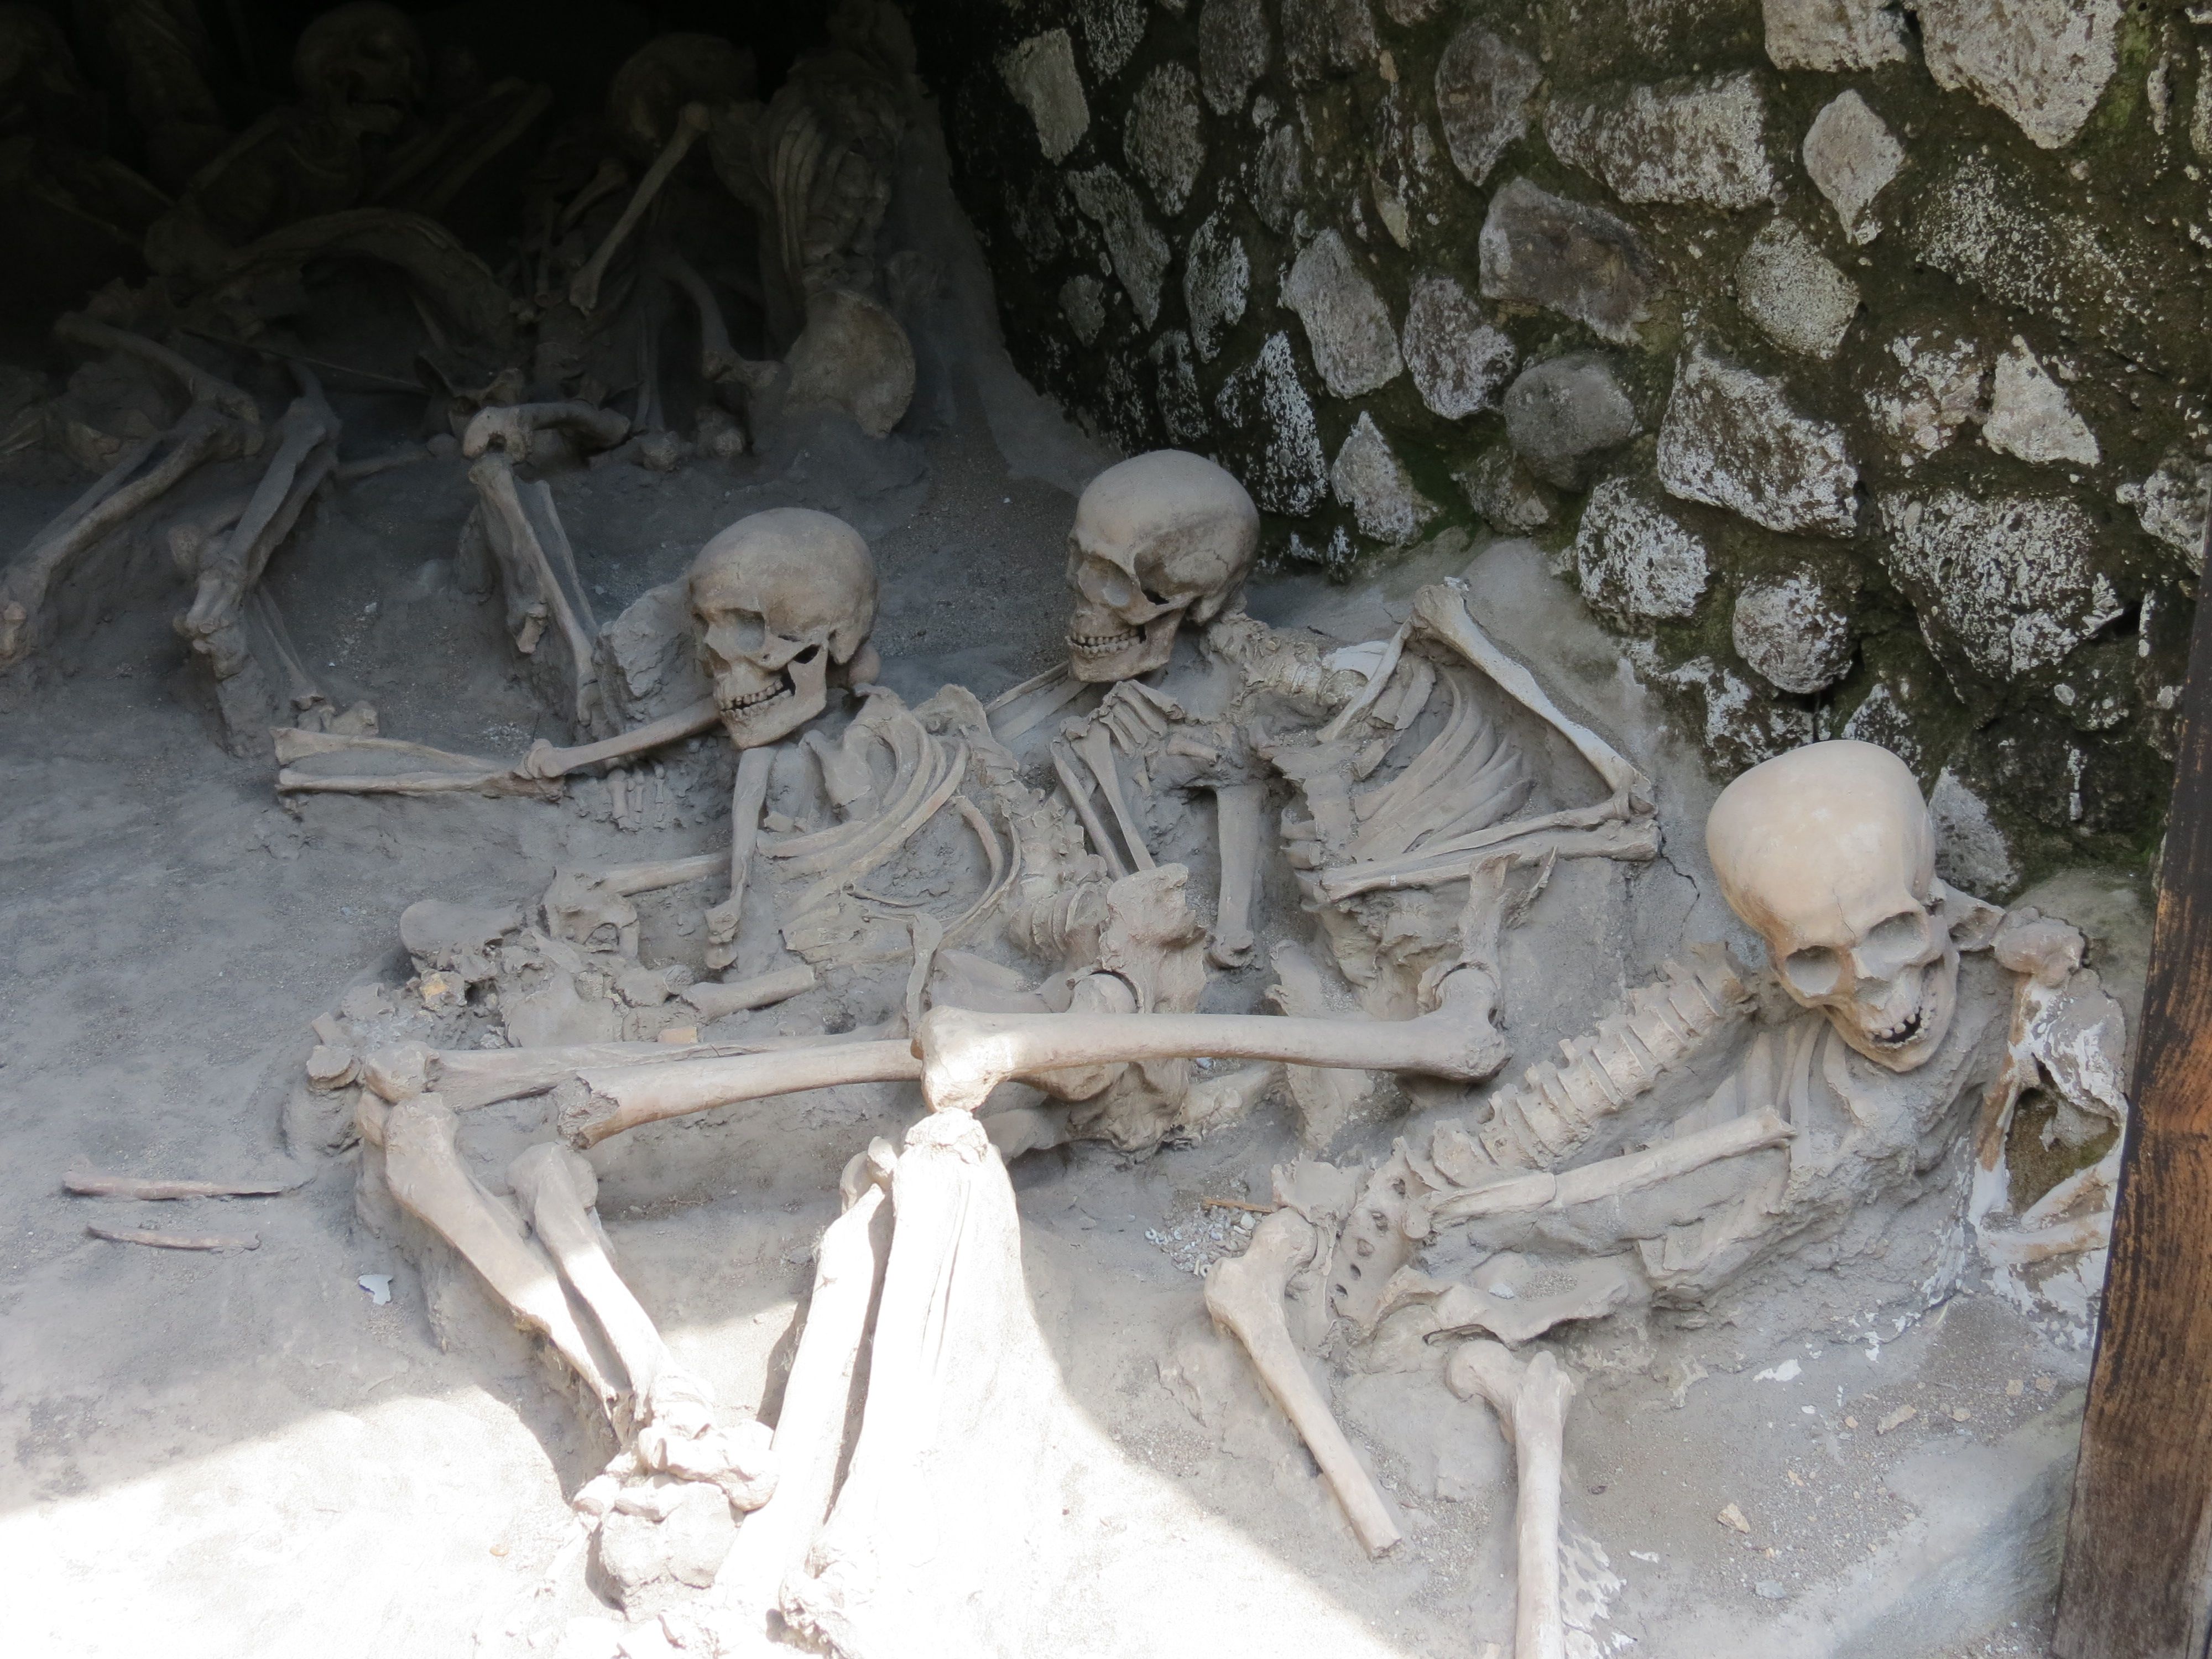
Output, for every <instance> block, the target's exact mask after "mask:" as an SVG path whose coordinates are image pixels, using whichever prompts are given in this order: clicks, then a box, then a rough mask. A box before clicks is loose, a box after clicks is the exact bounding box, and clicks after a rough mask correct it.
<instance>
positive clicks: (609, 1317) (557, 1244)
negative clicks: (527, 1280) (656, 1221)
mask: <svg viewBox="0 0 2212 1659" xmlns="http://www.w3.org/2000/svg"><path fill="white" fill-rule="evenodd" d="M507 1178H508V1180H509V1182H512V1184H513V1188H514V1194H515V1196H516V1198H518V1199H520V1200H521V1201H522V1205H523V1207H524V1209H525V1210H526V1212H527V1213H528V1214H529V1217H530V1225H531V1228H532V1231H535V1232H536V1233H537V1235H538V1242H539V1243H542V1244H544V1247H545V1248H546V1249H547V1250H548V1251H549V1252H550V1253H551V1255H552V1257H553V1260H554V1261H555V1263H556V1265H557V1266H558V1267H560V1270H561V1276H562V1278H563V1279H566V1280H568V1285H569V1287H570V1288H571V1289H572V1290H574V1291H575V1293H576V1294H577V1295H578V1296H579V1297H581V1298H582V1299H583V1301H584V1303H585V1304H586V1306H588V1307H589V1308H590V1309H591V1310H592V1318H594V1319H595V1320H597V1321H598V1322H599V1328H600V1330H602V1331H603V1332H605V1334H606V1338H607V1341H608V1343H609V1344H610V1345H611V1346H612V1347H613V1349H614V1351H615V1353H616V1356H617V1358H619V1359H620V1360H621V1361H622V1365H623V1370H624V1371H625V1372H626V1373H627V1374H628V1376H629V1386H630V1394H631V1409H632V1411H633V1413H635V1421H636V1424H637V1429H638V1433H637V1449H638V1455H639V1456H640V1458H641V1459H642V1461H643V1462H644V1463H645V1466H646V1467H647V1468H649V1469H654V1470H659V1471H661V1472H664V1473H666V1474H673V1475H676V1476H678V1477H679V1478H681V1479H684V1480H708V1481H712V1482H713V1483H714V1485H716V1486H720V1488H721V1489H722V1491H723V1492H724V1493H725V1494H726V1496H727V1497H728V1498H729V1500H730V1502H731V1503H732V1504H734V1505H735V1506H736V1507H737V1508H738V1509H740V1510H755V1509H758V1508H759V1507H760V1506H761V1505H762V1504H764V1503H766V1502H767V1501H768V1498H769V1494H770V1493H771V1492H774V1491H775V1465H774V1462H773V1460H772V1459H771V1458H770V1457H769V1455H768V1448H767V1440H768V1434H767V1431H765V1430H764V1429H763V1428H761V1426H760V1425H758V1424H757V1423H754V1424H749V1425H746V1429H750V1432H746V1431H745V1429H740V1430H738V1431H734V1432H733V1431H728V1430H724V1429H718V1428H717V1427H715V1425H714V1401H713V1399H712V1397H711V1396H710V1395H709V1394H708V1390H707V1388H706V1385H705V1384H704V1383H701V1382H700V1381H699V1380H698V1379H697V1378H696V1377H694V1376H691V1375H690V1373H689V1372H688V1371H686V1370H684V1368H683V1367H682V1366H681V1365H679V1364H677V1362H676V1358H675V1356H674V1355H672V1354H671V1353H670V1352H668V1345H667V1344H666V1343H665V1342H664V1341H662V1340H661V1336H660V1333H659V1330H658V1329H657V1328H654V1325H653V1316H651V1315H650V1314H648V1313H647V1312H646V1310H644V1308H643V1307H642V1306H641V1305H640V1304H639V1303H638V1300H637V1297H635V1296H634V1295H632V1294H631V1292H630V1288H629V1285H625V1284H623V1281H622V1275H621V1274H619V1273H617V1272H616V1271H615V1267H614V1263H613V1262H611V1261H609V1260H608V1259H607V1253H606V1246H605V1242H604V1241H603V1240H602V1239H601V1237H600V1235H599V1225H598V1224H597V1222H596V1221H595V1220H594V1219H593V1218H592V1213H591V1211H592V1205H593V1203H594V1202H595V1201H596V1200H597V1197H598V1191H599V1181H598V1177H597V1176H594V1175H593V1174H592V1166H591V1165H590V1164H586V1162H585V1161H584V1160H583V1158H581V1157H580V1156H579V1155H578V1154H577V1153H575V1152H570V1151H569V1150H568V1148H567V1147H566V1146H560V1145H558V1144H557V1143H552V1142H547V1143H544V1144H543V1145H540V1146H532V1147H529V1148H527V1149H526V1150H525V1151H524V1152H522V1153H521V1154H520V1156H518V1157H517V1158H515V1160H514V1162H513V1164H510V1165H509V1166H508V1169H507Z"/></svg>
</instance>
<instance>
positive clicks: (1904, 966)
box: [1705, 738, 1959, 1072]
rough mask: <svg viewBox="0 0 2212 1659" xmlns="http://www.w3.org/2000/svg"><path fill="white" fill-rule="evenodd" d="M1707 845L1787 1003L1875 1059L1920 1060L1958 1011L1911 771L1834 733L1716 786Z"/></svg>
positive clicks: (1888, 1062) (1931, 834)
mask: <svg viewBox="0 0 2212 1659" xmlns="http://www.w3.org/2000/svg"><path fill="white" fill-rule="evenodd" d="M1705 850H1706V851H1707V853H1708V854H1710V855H1711V858H1712V861H1713V870H1714V872H1715V873H1716V874H1717V876H1718V877H1719V878H1720V884H1721V893H1722V896H1723V897H1725V898H1726V899H1727V900H1728V902H1729V908H1730V909H1732V910H1734V911H1735V913H1736V915H1739V916H1741V917H1742V918H1743V920H1744V921H1746V922H1747V923H1748V924H1749V925H1750V926H1751V927H1752V928H1753V930H1754V931H1756V932H1757V933H1758V934H1759V937H1760V938H1761V939H1765V941H1766V948H1767V951H1768V954H1769V956H1770V957H1771V958H1772V961H1773V964H1774V970H1775V972H1776V974H1777V975H1778V976H1779V978H1780V979H1781V981H1782V986H1783V988H1784V990H1785V991H1787V992H1788V993H1789V994H1790V998H1791V999H1792V1000H1794V1001H1796V1003H1797V1004H1798V1005H1799V1006H1801V1007H1805V1008H1815V1009H1819V1010H1820V1011H1821V1012H1824V1013H1826V1015H1827V1017H1828V1018H1829V1020H1830V1022H1831V1023H1832V1024H1833V1025H1834V1026H1835V1028H1836V1030H1837V1033H1838V1035H1839V1036H1842V1038H1843V1039H1844V1042H1848V1043H1849V1044H1850V1046H1851V1047H1852V1048H1855V1049H1857V1051H1858V1052H1859V1053H1860V1054H1864V1055H1865V1056H1866V1057H1867V1058H1868V1059H1869V1060H1873V1061H1874V1062H1875V1064H1877V1065H1880V1066H1887V1067H1888V1068H1889V1069H1890V1070H1892V1071H1893V1072H1907V1071H1911V1069H1912V1068H1913V1067H1915V1066H1920V1065H1923V1064H1925V1063H1926V1061H1927V1060H1928V1059H1929V1057H1930V1056H1931V1055H1932V1054H1935V1052H1936V1048H1937V1047H1938V1045H1940V1044H1941V1043H1942V1041H1943V1036H1944V1033H1945V1032H1946V1031H1948V1030H1949V1029H1950V1024H1951V1016H1952V1012H1953V1011H1954V1008H1955V1007H1956V1006H1957V998H1958V983H1959V945H1958V941H1957V940H1956V939H1954V937H1953V933H1952V922H1951V921H1949V920H1948V919H1947V918H1946V916H1945V915H1944V908H1945V906H1944V899H1945V896H1946V895H1947V893H1948V889H1947V888H1945V887H1944V885H1943V884H1942V882H1940V881H1938V880H1937V879H1936V829H1935V825H1934V823H1933V822H1932V821H1931V820H1930V818H1929V815H1928V806H1927V803H1926V802H1925V801H1923V799H1921V795H1920V786H1919V784H1918V782H1917V781H1915V779H1914V778H1913V775H1912V770H1911V768H1910V767H1908V766H1906V765H1905V763H1904V762H1903V761H1901V760H1899V758H1898V757H1896V756H1895V755H1893V754H1892V753H1890V752H1889V750H1887V749H1883V748H1881V747H1878V746H1877V745H1875V744H1870V743H1857V742H1852V741H1850V740H1849V739H1840V738H1839V739H1836V740H1834V741H1831V742H1827V743H1816V744H1808V745H1807V746H1806V747H1804V748H1802V749H1796V750H1791V751H1790V753H1788V754H1786V755H1781V756H1778V757H1776V758H1774V759H1772V760H1770V761H1766V762H1764V763H1761V764H1759V765H1758V766H1755V767H1753V768H1752V769H1751V770H1750V771H1748V772H1746V773H1745V774H1744V775H1742V776H1741V777H1740V778H1738V779H1737V780H1736V781H1735V782H1734V783H1731V784H1730V785H1729V787H1727V788H1726V789H1724V790H1723V791H1722V792H1721V797H1720V799H1718V800H1717V801H1716V802H1715V803H1714V804H1713V810H1712V813H1711V817H1708V818H1707V820H1706V822H1705Z"/></svg>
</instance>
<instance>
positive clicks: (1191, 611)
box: [1067, 449, 1260, 681]
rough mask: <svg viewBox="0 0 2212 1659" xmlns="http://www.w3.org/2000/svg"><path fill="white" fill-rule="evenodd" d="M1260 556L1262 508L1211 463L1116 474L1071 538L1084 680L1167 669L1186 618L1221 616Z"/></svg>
mask: <svg viewBox="0 0 2212 1659" xmlns="http://www.w3.org/2000/svg"><path fill="white" fill-rule="evenodd" d="M1259 550H1260V511H1259V509H1258V508H1257V507H1254V506H1253V505H1252V498H1251V497H1250V496H1249V495H1246V494H1245V493H1244V486H1243V485H1242V484H1240V483H1237V480H1236V479H1235V478H1233V477H1230V475H1229V474H1228V473H1226V472H1225V471H1222V470H1221V468H1219V467H1218V466H1216V465H1214V464H1213V463H1212V461H1209V460H1206V459H1205V458H1204V457H1202V456H1198V455H1192V454H1188V453H1185V452H1184V451H1182V450H1180V449H1156V450H1154V451H1153V452H1152V453H1151V454H1149V455H1139V456H1136V457H1134V458H1133V459H1129V460H1126V461H1123V462H1121V464H1120V465H1118V466H1109V467H1108V468H1107V469H1106V471H1103V472H1102V473H1100V474H1099V475H1098V476H1097V477H1095V478H1093V479H1092V480H1091V486H1090V488H1089V489H1085V491H1084V492H1083V499H1082V500H1080V501H1078V502H1077V503H1076V505H1075V528H1074V529H1073V531H1071V532H1069V533H1068V538H1067V585H1068V586H1070V587H1072V588H1073V589H1074V590H1075V592H1076V596H1077V598H1076V605H1075V611H1074V614H1073V615H1072V616H1071V617H1069V618H1068V621H1067V656H1068V664H1069V666H1070V667H1071V668H1072V670H1073V672H1074V675H1075V678H1077V679H1079V680H1091V681H1105V680H1126V679H1128V678H1132V677H1133V676H1134V675H1138V674H1147V673H1150V672H1151V671H1152V670H1153V669H1155V668H1161V667H1164V666H1165V665H1166V664H1167V660H1168V657H1169V654H1170V653H1171V652H1172V651H1173V650H1174V649H1175V637H1176V629H1178V628H1180V627H1181V626H1182V623H1183V620H1184V618H1185V617H1188V618H1189V619H1190V620H1191V621H1192V622H1194V623H1209V622H1212V620H1213V619H1214V618H1215V617H1218V616H1219V615H1220V614H1221V612H1222V611H1223V610H1224V609H1225V607H1226V606H1227V605H1228V604H1229V602H1230V600H1231V599H1233V598H1235V597H1236V594H1237V589H1238V588H1239V587H1241V586H1243V581H1244V577H1245V575H1246V574H1247V573H1248V572H1249V570H1250V569H1251V568H1252V561H1253V558H1254V557H1255V556H1256V555H1257V553H1258V552H1259Z"/></svg>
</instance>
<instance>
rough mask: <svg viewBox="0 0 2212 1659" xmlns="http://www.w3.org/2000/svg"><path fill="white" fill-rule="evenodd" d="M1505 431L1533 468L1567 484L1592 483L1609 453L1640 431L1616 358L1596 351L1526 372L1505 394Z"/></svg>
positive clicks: (1566, 486) (1556, 359)
mask: <svg viewBox="0 0 2212 1659" xmlns="http://www.w3.org/2000/svg"><path fill="white" fill-rule="evenodd" d="M1504 410H1505V433H1506V436H1507V437H1508V438H1509V439H1510V440H1511V441H1512V445H1513V452H1514V453H1516V455H1518V456H1520V458H1521V459H1522V461H1524V462H1526V463H1527V464H1528V470H1529V471H1531V472H1533V473H1534V474H1535V475H1536V476H1537V477H1540V478H1542V479H1544V480H1545V481H1546V482H1547V483H1554V484H1557V485H1559V487H1560V488H1561V489H1579V488H1581V487H1582V486H1583V484H1585V483H1589V479H1590V477H1592V476H1593V474H1594V471H1595V467H1596V466H1597V465H1598V464H1599V463H1601V461H1602V460H1603V459H1604V458H1605V457H1606V456H1607V455H1608V454H1609V453H1612V452H1613V450H1615V449H1618V448H1619V447H1620V446H1621V445H1622V444H1625V443H1626V442H1627V441H1629V440H1630V439H1631V438H1632V437H1634V436H1635V435H1636V434H1637V430H1638V421H1637V418H1636V406H1635V405H1634V404H1632V403H1631V402H1630V401H1629V398H1628V393H1627V392H1626V390H1625V389H1624V388H1623V387H1622V386H1621V384H1620V376H1619V375H1618V374H1615V373H1614V372H1613V364H1612V362H1610V361H1609V360H1608V359H1607V357H1605V356H1603V355H1602V354H1601V353H1598V352H1594V351H1578V352H1573V353H1571V354H1570V355H1568V356H1565V357H1554V358H1553V359H1552V360H1551V361H1550V362H1542V363H1538V364H1536V365H1534V367H1533V368H1527V369H1524V370H1523V371H1522V374H1521V376H1520V378H1519V379H1518V380H1515V381H1514V382H1513V385H1512V386H1511V388H1510V390H1509V391H1508V392H1506V394H1505V401H1504Z"/></svg>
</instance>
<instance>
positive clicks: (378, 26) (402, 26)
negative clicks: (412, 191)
mask: <svg viewBox="0 0 2212 1659" xmlns="http://www.w3.org/2000/svg"><path fill="white" fill-rule="evenodd" d="M292 79H293V82H294V83H295V85H296V86H297V87H298V88H300V95H301V97H303V98H305V99H306V100H307V101H308V102H309V103H310V104H313V105H315V106H318V107H319V108H323V109H326V110H331V111H333V112H337V111H343V112H344V113H345V116H346V118H347V120H348V123H349V125H351V126H353V127H354V128H355V129H356V131H362V132H392V131H397V130H398V127H399V126H400V125H402V124H403V123H404V121H405V120H406V119H407V118H408V117H409V116H410V115H411V114H412V113H413V112H414V110H415V108H416V106H417V105H419V104H420V103H421V102H422V99H423V96H424V94H426V93H427V92H428V88H429V79H430V58H429V54H428V52H426V51H425V50H424V49H423V46H422V35H421V34H419V33H416V28H415V25H414V24H413V22H411V21H409V18H408V16H407V14H406V13H405V12H404V11H401V10H400V9H398V7H397V6H391V5H386V4H385V3H384V0H351V3H349V4H347V5H343V6H340V7H338V8H337V9H335V10H332V11H326V12H325V13H324V14H323V15H321V16H319V17H318V18H316V19H315V20H314V21H313V22H312V23H310V24H308V25H307V28H306V29H305V30H304V31H303V32H302V33H301V36H300V44H299V46H297V47H295V49H294V51H293V53H292Z"/></svg>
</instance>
